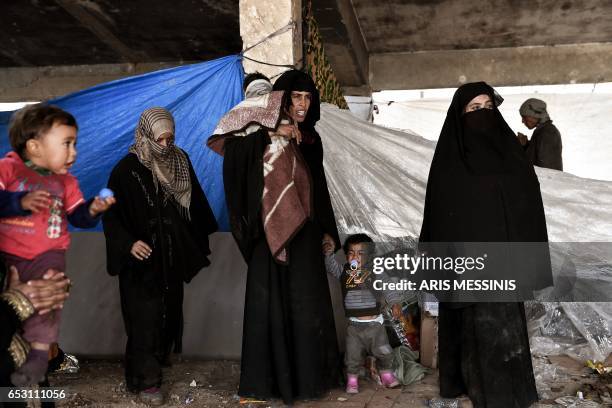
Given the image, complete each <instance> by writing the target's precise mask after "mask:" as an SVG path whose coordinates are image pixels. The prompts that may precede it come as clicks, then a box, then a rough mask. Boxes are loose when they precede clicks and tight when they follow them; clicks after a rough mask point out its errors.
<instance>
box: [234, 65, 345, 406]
mask: <svg viewBox="0 0 612 408" xmlns="http://www.w3.org/2000/svg"><path fill="white" fill-rule="evenodd" d="M274 91H284V92H285V97H286V100H287V106H288V107H289V108H291V106H294V107H295V105H294V104H293V102H292V99H291V98H292V94H295V93H297V94H301V97H303V96H304V95H306V96H307V97H309V98H310V106H309V107H308V108H307V109H306V112H303V111H301V112H300V114H301V115H304V114H305V117H304V118H303V120H302V121H301V122H300V121H297V122H298V126H299V132H300V133H301V143H299V144H296V140H295V139H291V141H290V142H289V143H290V145H285V148H291V147H292V148H293V149H294V150H292V151H294V152H295V155H294V156H292V157H295V163H296V166H298V167H296V169H298V170H299V169H300V168H301V169H303V170H305V172H306V174H307V178H308V181H309V182H307V183H303V184H302V187H301V189H302V190H301V191H300V193H303V192H304V189H306V190H305V192H306V197H307V202H308V203H304V204H305V205H304V206H303V207H304V208H305V209H306V211H305V213H306V214H308V217H307V218H306V219H304V221H303V222H301V223H300V224H298V228H297V229H296V231H295V233H294V234H293V235H292V236H291V237H290V239H289V240H288V242H286V243H285V244H284V246H283V251H282V253H283V256H280V257H279V256H275V255H276V254H272V252H271V249H270V245H269V242H268V240H266V231H264V222H265V221H264V220H262V211H264V210H265V209H264V208H263V207H262V194H264V191H265V190H266V191H268V192H269V189H268V184H265V183H267V181H266V180H265V179H264V169H265V172H266V174H273V173H272V172H274V171H277V170H278V169H276V168H275V169H273V170H270V169H268V168H267V165H268V163H269V162H268V161H266V162H264V160H267V159H264V158H265V157H268V153H269V152H270V149H272V148H277V147H273V146H274V144H273V143H272V141H271V136H270V135H271V134H272V135H273V132H272V133H271V132H270V129H267V128H264V127H262V128H261V129H259V130H258V131H256V132H255V133H251V134H249V135H247V136H245V137H230V138H228V139H227V140H226V141H225V143H224V146H223V149H224V169H223V178H224V185H225V194H226V202H227V206H228V211H229V215H230V224H231V228H232V233H233V235H234V237H235V239H236V241H237V243H238V246H239V248H240V250H241V252H242V254H243V256H244V259H245V261H246V263H247V265H248V276H247V286H246V294H245V307H244V325H243V339H242V359H241V360H242V361H241V373H240V386H239V390H238V394H239V395H240V396H242V397H248V398H257V399H269V398H278V397H280V398H282V400H283V401H284V402H285V403H286V404H291V403H292V402H293V401H294V400H297V399H312V398H317V397H320V396H321V395H322V394H323V393H324V392H326V391H327V390H329V389H330V388H332V387H334V386H337V385H338V384H339V379H340V369H341V361H340V359H339V353H338V344H337V338H336V329H335V324H334V317H333V310H332V304H331V297H330V293H329V286H328V281H327V276H326V272H325V266H324V261H323V255H322V249H321V248H322V246H321V245H322V240H323V239H324V236H325V237H326V239H331V240H333V241H334V242H335V243H336V248H338V247H339V246H340V243H339V238H338V231H337V227H336V222H335V217H334V212H333V209H332V206H331V200H330V197H329V192H328V189H327V182H326V178H325V172H324V169H323V146H322V143H321V138H320V137H319V135H318V133H317V132H316V130H315V127H314V126H315V123H316V122H317V121H318V120H319V93H318V91H317V89H316V87H315V85H314V82H313V81H312V79H311V78H310V77H309V76H308V75H307V74H305V73H302V72H300V71H295V70H292V71H288V72H285V73H284V74H283V75H281V76H280V77H279V78H278V80H277V81H276V83H275V84H274ZM272 137H273V138H274V137H275V136H272ZM274 164H276V162H275V163H274ZM302 166H303V167H302ZM264 184H265V186H264ZM264 187H265V188H264ZM283 211H284V210H283ZM296 211H297V208H296ZM294 215H295V214H294V211H292V210H289V211H287V212H285V213H280V214H278V213H274V216H275V217H277V219H280V220H282V218H283V217H286V218H287V219H288V220H289V219H291V218H293V216H294ZM280 224H282V223H280Z"/></svg>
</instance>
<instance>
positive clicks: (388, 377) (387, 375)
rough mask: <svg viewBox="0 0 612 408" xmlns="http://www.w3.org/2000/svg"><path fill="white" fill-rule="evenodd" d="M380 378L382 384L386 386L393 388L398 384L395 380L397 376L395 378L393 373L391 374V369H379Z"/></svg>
mask: <svg viewBox="0 0 612 408" xmlns="http://www.w3.org/2000/svg"><path fill="white" fill-rule="evenodd" d="M380 380H381V381H382V384H383V385H384V386H385V387H387V388H395V387H397V386H398V385H400V383H399V381H397V378H395V374H393V371H381V372H380Z"/></svg>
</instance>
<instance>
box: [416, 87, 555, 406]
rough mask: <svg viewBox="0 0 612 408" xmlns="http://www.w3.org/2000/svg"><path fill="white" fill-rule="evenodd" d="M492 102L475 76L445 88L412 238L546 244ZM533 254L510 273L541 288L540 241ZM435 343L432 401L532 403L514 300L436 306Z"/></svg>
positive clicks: (512, 143) (529, 174)
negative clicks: (447, 99) (446, 99)
mask: <svg viewBox="0 0 612 408" xmlns="http://www.w3.org/2000/svg"><path fill="white" fill-rule="evenodd" d="M499 103H501V98H500V97H499V96H498V95H497V94H495V92H494V90H493V88H491V87H490V86H489V85H487V84H486V83H484V82H478V83H471V84H466V85H463V86H461V87H460V88H459V89H458V90H457V92H456V93H455V96H454V97H453V101H452V103H451V106H450V108H449V110H448V114H447V117H446V121H445V122H444V126H443V128H442V132H441V134H440V138H439V140H438V144H437V146H436V151H435V154H434V158H433V161H432V164H431V169H430V172H429V180H428V183H427V192H426V198H425V209H424V218H423V226H422V229H421V235H420V241H421V242H445V243H461V242H513V243H517V242H531V243H534V242H540V243H545V242H547V240H548V238H547V232H546V219H545V217H544V208H543V205H542V198H541V194H540V186H539V182H538V179H537V176H536V174H535V172H534V170H533V166H531V165H530V164H529V161H528V160H527V157H526V156H525V154H524V152H523V151H522V150H521V146H520V145H519V143H518V142H517V141H516V138H515V137H514V133H513V132H512V130H511V129H510V128H509V127H508V125H507V124H506V122H505V121H504V119H503V117H502V115H501V113H500V112H499V110H498V109H497V106H496V105H497V104H499ZM536 254H537V255H538V256H537V257H536V258H538V259H536V260H535V261H534V262H530V263H529V265H528V266H527V267H528V268H533V269H532V270H521V271H520V272H521V273H522V274H523V276H530V277H532V278H533V276H536V277H535V278H533V281H532V282H531V283H530V284H531V287H532V288H541V287H544V286H546V285H547V284H550V280H549V279H550V276H551V275H550V259H549V257H548V251H547V247H546V245H543V246H542V247H541V250H539V249H538V250H536ZM519 265H522V264H519ZM493 272H495V271H493ZM438 345H439V362H440V395H441V396H442V397H446V398H455V397H459V396H461V395H462V394H467V395H468V396H469V398H470V399H471V401H472V403H473V404H474V406H475V407H487V408H491V407H500V408H502V407H503V408H508V407H528V406H530V405H531V404H532V403H533V402H535V401H537V399H538V396H537V391H536V387H535V380H534V376H533V368H532V364H531V354H530V349H529V339H528V336H527V327H526V321H525V313H524V308H523V304H522V303H519V302H514V303H508V302H505V303H503V302H496V303H469V304H468V303H448V302H447V303H441V304H440V316H439V343H438Z"/></svg>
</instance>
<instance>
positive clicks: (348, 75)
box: [312, 0, 371, 96]
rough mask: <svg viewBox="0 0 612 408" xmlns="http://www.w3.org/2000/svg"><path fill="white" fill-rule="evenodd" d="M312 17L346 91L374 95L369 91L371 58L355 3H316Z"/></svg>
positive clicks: (337, 0)
mask: <svg viewBox="0 0 612 408" xmlns="http://www.w3.org/2000/svg"><path fill="white" fill-rule="evenodd" d="M312 14H313V16H314V18H315V20H316V22H317V25H318V26H319V33H320V35H321V40H322V42H323V46H324V48H325V56H326V57H327V59H328V61H329V63H330V65H331V66H332V68H333V70H334V74H335V75H336V78H337V79H338V82H340V84H341V86H342V87H343V91H344V94H345V95H354V93H352V92H353V91H352V90H350V91H346V89H347V88H362V89H360V91H359V95H367V96H369V95H371V91H370V90H369V89H366V88H368V77H369V54H368V47H367V43H366V41H365V37H364V35H363V32H362V30H361V26H360V24H359V20H358V19H357V17H356V14H355V9H354V8H353V5H352V0H312Z"/></svg>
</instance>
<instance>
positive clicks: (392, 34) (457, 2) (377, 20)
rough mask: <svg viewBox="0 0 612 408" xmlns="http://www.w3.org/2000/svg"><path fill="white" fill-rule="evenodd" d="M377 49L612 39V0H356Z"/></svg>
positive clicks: (367, 34)
mask: <svg viewBox="0 0 612 408" xmlns="http://www.w3.org/2000/svg"><path fill="white" fill-rule="evenodd" d="M352 3H353V6H354V10H355V13H356V15H357V18H358V19H359V24H360V26H361V30H362V33H363V34H364V37H365V42H366V45H367V47H368V50H369V51H370V52H371V53H384V52H406V51H433V50H457V49H477V48H502V47H521V46H530V45H531V46H533V45H560V44H577V43H590V42H605V41H610V39H612V1H609V0H604V1H602V0H580V1H569V0H567V1H559V0H523V1H521V0H501V1H500V0H497V1H465V0H437V1H436V0H435V1H432V0H429V1H427V0H426V1H402V0H388V1H371V0H352Z"/></svg>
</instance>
